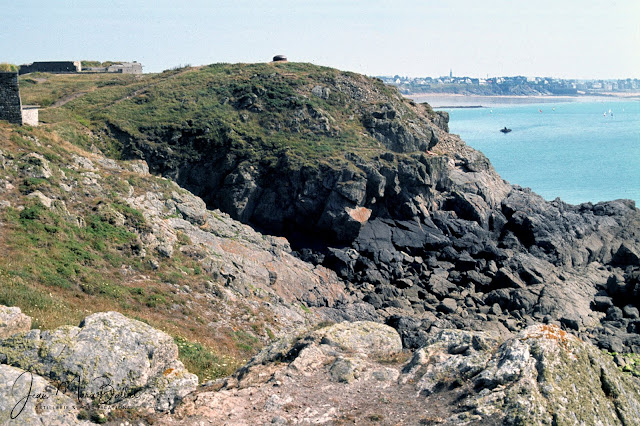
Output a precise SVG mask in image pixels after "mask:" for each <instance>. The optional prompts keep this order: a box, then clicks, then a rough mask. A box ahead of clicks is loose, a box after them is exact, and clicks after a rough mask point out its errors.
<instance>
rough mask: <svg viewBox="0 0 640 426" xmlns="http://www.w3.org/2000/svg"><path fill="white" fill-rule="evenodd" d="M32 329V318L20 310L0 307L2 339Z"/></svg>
mask: <svg viewBox="0 0 640 426" xmlns="http://www.w3.org/2000/svg"><path fill="white" fill-rule="evenodd" d="M30 329H31V317H29V316H27V315H25V314H23V313H22V311H21V310H20V308H18V307H16V306H14V307H8V306H0V339H6V338H7V337H9V336H11V335H12V334H16V333H20V332H21V331H29V330H30Z"/></svg>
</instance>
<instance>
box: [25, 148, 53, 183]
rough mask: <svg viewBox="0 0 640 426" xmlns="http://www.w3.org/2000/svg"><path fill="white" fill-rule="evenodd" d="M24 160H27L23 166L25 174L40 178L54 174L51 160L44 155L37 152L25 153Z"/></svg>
mask: <svg viewBox="0 0 640 426" xmlns="http://www.w3.org/2000/svg"><path fill="white" fill-rule="evenodd" d="M22 160H23V161H24V162H25V164H24V166H23V167H22V171H23V173H24V174H25V175H27V176H29V177H32V178H38V179H49V178H50V177H51V176H53V172H52V171H51V166H50V164H49V161H48V160H47V159H46V158H44V157H43V156H42V155H40V154H38V153H36V152H31V153H29V154H27V155H25V156H24V157H23V158H22Z"/></svg>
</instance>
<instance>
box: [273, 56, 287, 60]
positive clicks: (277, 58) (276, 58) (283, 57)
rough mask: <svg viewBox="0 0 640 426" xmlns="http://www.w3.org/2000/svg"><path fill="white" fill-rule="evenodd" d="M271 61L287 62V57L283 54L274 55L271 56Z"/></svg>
mask: <svg viewBox="0 0 640 426" xmlns="http://www.w3.org/2000/svg"><path fill="white" fill-rule="evenodd" d="M273 62H287V57H286V56H285V55H276V56H274V57H273Z"/></svg>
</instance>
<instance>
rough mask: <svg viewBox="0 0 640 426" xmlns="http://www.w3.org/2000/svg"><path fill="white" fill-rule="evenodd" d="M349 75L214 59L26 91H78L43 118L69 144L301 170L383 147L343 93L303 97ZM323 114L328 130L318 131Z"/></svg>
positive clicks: (35, 94)
mask: <svg viewBox="0 0 640 426" xmlns="http://www.w3.org/2000/svg"><path fill="white" fill-rule="evenodd" d="M346 77H349V78H354V79H364V77H362V76H357V75H355V74H351V73H345V72H341V71H338V70H335V69H332V68H326V67H318V66H315V65H311V64H304V63H283V64H278V65H274V64H267V63H263V64H235V65H230V64H213V65H209V66H206V67H202V68H200V69H191V68H182V69H178V70H173V71H167V72H164V73H160V74H145V75H142V76H130V75H129V76H125V75H120V76H105V75H100V74H93V75H91V74H87V75H76V76H74V77H73V78H71V77H69V76H67V77H58V76H54V75H49V74H46V75H42V76H41V77H40V78H41V79H45V81H44V82H42V83H38V84H28V85H27V87H25V92H26V97H27V99H29V102H31V103H40V104H43V103H44V101H43V99H51V100H53V101H54V102H55V101H56V100H60V99H65V98H68V97H70V96H72V95H73V94H74V93H75V94H78V93H82V96H79V97H77V98H75V99H74V100H71V101H69V102H68V103H67V104H66V105H64V107H60V108H48V109H46V110H44V111H43V112H42V114H41V115H42V117H43V120H44V121H45V122H55V123H56V124H55V125H56V130H57V131H58V132H59V133H60V134H62V135H64V136H65V138H66V139H68V140H70V141H72V142H73V143H75V144H77V145H79V146H82V147H84V148H88V147H90V146H91V145H92V144H93V145H96V146H98V147H99V148H100V149H101V150H102V151H103V152H106V153H108V155H110V156H112V157H114V158H120V155H122V152H123V149H125V145H127V144H131V143H133V145H134V146H135V145H136V144H139V143H145V144H146V143H152V144H160V145H168V146H170V147H171V149H172V150H173V151H174V155H175V156H176V158H180V159H184V160H188V161H189V160H198V159H200V158H201V157H202V156H206V155H207V153H208V152H210V151H212V150H217V149H219V148H223V147H224V149H228V150H230V151H231V152H232V153H233V154H234V155H238V156H239V157H241V158H246V159H247V160H250V161H256V162H258V161H259V162H262V163H264V164H267V165H271V166H273V167H276V165H277V163H278V160H279V159H280V158H283V157H284V156H286V157H287V159H288V162H289V163H290V164H289V166H290V167H299V166H302V165H307V166H317V164H318V161H323V162H326V161H328V160H330V159H331V158H342V156H343V154H344V152H345V151H355V152H358V151H362V152H364V153H369V152H370V151H371V150H376V149H378V148H379V144H378V142H377V141H376V140H375V139H374V138H372V137H371V136H369V135H368V134H367V132H366V130H364V128H363V126H362V123H361V122H360V119H359V117H360V114H361V112H360V111H359V110H358V109H357V105H356V103H354V102H353V101H352V100H350V98H349V97H348V96H347V95H345V94H343V93H341V92H339V91H337V90H333V91H331V94H330V96H329V97H328V99H321V98H319V97H316V96H309V93H310V90H311V88H312V87H314V86H315V85H317V84H318V83H325V84H328V85H330V84H334V83H335V82H336V81H337V79H339V78H346ZM29 78H30V79H31V80H32V81H35V80H34V77H29ZM365 83H366V84H368V85H370V86H371V87H373V88H374V89H375V90H377V91H379V92H380V93H382V94H384V95H392V94H393V93H394V92H393V89H391V88H389V87H387V86H385V85H384V84H383V83H382V82H380V81H378V80H376V79H367V80H366V82H364V83H363V84H365ZM248 97H252V98H254V99H255V100H256V102H255V104H254V105H253V106H251V105H243V103H242V100H243V99H245V98H248ZM256 107H257V108H256ZM300 114H302V116H301V115H300ZM301 117H302V118H301ZM325 119H329V123H330V131H329V132H328V133H326V132H324V131H322V130H319V129H320V128H321V127H320V124H321V121H322V120H325ZM114 132H115V133H114ZM91 134H94V135H95V134H101V137H100V138H94V137H91V136H90V135H91Z"/></svg>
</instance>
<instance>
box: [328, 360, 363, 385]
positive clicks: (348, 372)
mask: <svg viewBox="0 0 640 426" xmlns="http://www.w3.org/2000/svg"><path fill="white" fill-rule="evenodd" d="M329 374H330V375H331V378H332V379H333V380H335V381H338V382H344V383H350V382H352V381H353V380H355V379H357V378H358V377H359V376H360V369H359V368H358V362H357V361H355V360H354V359H351V358H342V357H339V358H338V359H336V360H335V361H334V363H333V364H332V365H331V367H330V368H329Z"/></svg>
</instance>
